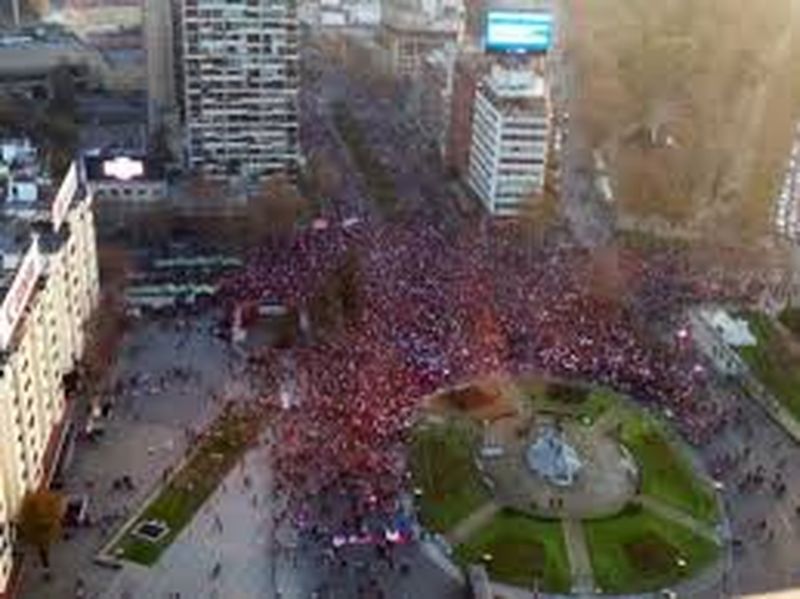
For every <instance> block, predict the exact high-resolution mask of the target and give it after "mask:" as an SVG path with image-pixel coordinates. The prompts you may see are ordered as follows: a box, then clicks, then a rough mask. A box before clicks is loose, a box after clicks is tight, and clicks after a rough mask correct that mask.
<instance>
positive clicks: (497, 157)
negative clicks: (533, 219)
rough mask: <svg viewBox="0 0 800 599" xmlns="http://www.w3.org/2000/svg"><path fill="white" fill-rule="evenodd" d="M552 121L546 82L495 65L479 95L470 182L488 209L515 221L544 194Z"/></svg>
mask: <svg viewBox="0 0 800 599" xmlns="http://www.w3.org/2000/svg"><path fill="white" fill-rule="evenodd" d="M551 126H552V116H551V109H550V101H549V94H548V90H547V83H546V81H545V78H544V77H543V76H541V75H539V74H537V73H536V72H535V71H533V70H531V69H530V68H527V66H525V67H523V68H505V67H501V66H497V65H496V66H494V67H493V68H492V70H491V72H490V74H489V75H487V76H486V77H484V78H483V80H482V82H481V84H480V85H479V87H478V89H477V91H476V94H475V107H474V115H473V118H472V143H471V147H470V155H469V173H468V182H469V185H470V187H471V188H472V190H473V191H474V192H475V194H476V195H477V196H478V197H479V198H480V200H481V201H482V202H483V204H484V205H485V206H486V209H487V210H489V212H491V213H492V214H497V215H499V216H513V215H516V214H518V213H519V212H520V211H521V210H523V209H524V207H525V203H526V201H528V200H529V199H530V198H531V197H532V196H534V195H536V194H537V193H540V192H542V191H543V189H544V182H545V172H546V170H547V161H548V151H549V145H550V132H551Z"/></svg>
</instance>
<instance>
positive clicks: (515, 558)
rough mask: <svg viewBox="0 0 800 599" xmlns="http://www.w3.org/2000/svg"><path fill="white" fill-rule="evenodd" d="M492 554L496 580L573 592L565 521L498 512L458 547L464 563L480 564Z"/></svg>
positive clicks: (458, 557)
mask: <svg viewBox="0 0 800 599" xmlns="http://www.w3.org/2000/svg"><path fill="white" fill-rule="evenodd" d="M486 553H489V554H491V555H492V557H493V559H492V561H491V562H490V563H489V565H488V568H487V569H488V571H489V576H490V578H491V579H492V580H497V581H500V582H505V583H508V584H513V585H517V586H522V587H527V588H532V587H533V585H534V582H536V581H538V584H539V585H540V586H539V588H540V590H543V591H546V592H553V593H566V592H569V590H570V586H571V584H570V583H571V580H570V568H569V561H568V558H567V550H566V547H565V546H564V538H563V536H562V532H561V522H560V521H557V520H537V519H534V518H531V517H528V516H524V515H521V514H517V513H515V512H513V511H510V510H503V511H501V512H500V513H498V514H497V515H496V516H495V517H494V518H493V519H492V520H491V521H490V522H489V523H488V524H487V525H486V526H484V527H483V528H481V529H480V530H478V531H477V532H476V533H475V534H474V535H473V536H472V537H471V538H470V539H468V540H467V542H465V543H463V544H461V545H459V546H458V547H456V548H455V554H456V558H457V560H458V561H459V562H460V563H461V564H462V565H465V566H466V565H467V564H470V563H480V562H481V557H482V556H483V555H484V554H486Z"/></svg>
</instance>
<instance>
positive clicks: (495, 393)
mask: <svg viewBox="0 0 800 599" xmlns="http://www.w3.org/2000/svg"><path fill="white" fill-rule="evenodd" d="M431 408H433V409H434V410H437V411H442V412H457V413H459V414H463V415H465V416H468V417H469V418H472V419H474V420H486V421H490V422H493V421H495V420H499V419H501V418H506V417H508V416H515V415H516V414H517V406H516V404H515V402H514V401H513V400H511V399H509V397H508V395H507V393H505V392H504V390H503V389H502V388H501V386H500V385H499V384H489V383H487V384H481V385H469V386H467V387H460V388H458V389H452V390H450V391H446V392H444V393H440V394H439V395H437V396H435V397H434V398H432V400H431Z"/></svg>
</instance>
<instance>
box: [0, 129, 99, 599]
mask: <svg viewBox="0 0 800 599" xmlns="http://www.w3.org/2000/svg"><path fill="white" fill-rule="evenodd" d="M42 163H43V161H42V159H41V157H40V156H39V154H38V152H37V151H36V149H35V148H33V147H32V146H31V145H30V143H28V142H27V141H25V140H9V141H3V142H0V252H2V265H0V430H2V431H3V433H2V435H0V596H3V593H4V592H6V591H7V590H8V587H9V584H10V581H11V580H12V579H13V570H14V559H13V557H14V554H13V547H14V541H15V538H14V527H13V525H12V522H13V519H14V517H15V516H16V514H17V512H18V510H19V507H20V504H21V501H22V498H23V497H24V495H25V493H26V492H27V491H30V490H32V489H35V488H37V487H39V486H40V485H42V484H46V483H47V482H48V480H49V478H50V476H51V475H52V474H53V467H54V465H55V463H56V460H57V457H58V454H59V453H60V448H61V445H62V443H63V440H64V435H65V432H66V425H67V421H68V414H69V405H68V398H66V397H65V393H64V382H63V379H64V375H65V374H67V373H69V372H71V371H72V370H73V369H74V368H75V366H76V362H77V360H78V359H79V357H80V356H81V354H82V352H83V347H84V342H85V337H84V330H83V326H84V324H85V322H86V320H87V319H88V317H89V315H90V314H91V312H92V310H93V308H94V307H95V305H96V303H97V297H98V272H97V257H96V253H95V236H94V224H93V219H92V211H91V194H90V193H88V192H87V188H86V186H85V185H84V184H83V182H82V175H81V173H80V170H79V168H78V166H77V165H76V164H74V163H73V164H72V166H71V167H70V168H69V170H68V171H67V174H66V176H65V177H64V178H63V179H62V180H61V181H54V180H51V179H50V177H49V176H48V173H47V172H46V171H45V169H43V168H42Z"/></svg>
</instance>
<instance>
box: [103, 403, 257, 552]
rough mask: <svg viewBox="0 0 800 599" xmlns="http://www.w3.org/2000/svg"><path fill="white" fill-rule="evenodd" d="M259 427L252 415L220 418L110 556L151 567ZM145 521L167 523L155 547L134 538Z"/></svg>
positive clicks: (229, 414)
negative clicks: (166, 531)
mask: <svg viewBox="0 0 800 599" xmlns="http://www.w3.org/2000/svg"><path fill="white" fill-rule="evenodd" d="M259 426H260V420H259V419H258V418H257V417H256V416H253V415H248V414H239V413H235V412H234V411H232V410H228V411H226V412H225V413H224V414H222V415H221V416H220V417H219V418H218V419H217V420H216V421H215V422H214V423H213V424H212V426H211V427H210V429H209V431H208V433H206V434H205V435H204V436H203V438H202V439H201V440H200V441H198V443H199V445H198V447H197V449H196V450H195V452H194V453H193V454H192V456H191V457H190V459H189V461H188V462H186V464H185V465H184V466H183V468H181V470H180V471H178V472H177V473H176V474H175V476H173V477H172V479H171V480H170V482H169V483H167V485H166V486H165V487H164V488H163V489H162V490H161V492H160V493H159V494H158V495H157V496H156V497H155V498H154V499H153V501H152V502H151V503H150V505H149V506H148V507H147V508H146V509H145V511H144V512H143V514H142V515H141V516H140V517H139V518H138V519H137V520H136V521H135V522H134V523H133V524H132V525H131V526H130V527H129V529H128V530H127V532H126V533H125V534H124V535H123V536H122V537H121V538H120V540H119V541H118V542H117V544H116V545H115V546H114V548H113V549H112V555H114V556H115V557H118V558H122V559H127V560H130V561H133V562H137V563H139V564H143V565H146V566H149V565H152V564H154V563H155V562H156V561H157V560H158V558H159V557H160V556H161V553H163V551H164V550H165V549H166V548H167V547H168V546H169V545H170V544H171V543H172V541H173V540H175V538H176V537H177V536H178V534H180V532H181V530H183V528H184V527H185V526H186V524H188V523H189V521H190V520H191V519H192V517H193V516H194V514H195V513H196V512H197V510H198V509H199V508H200V506H201V505H202V504H203V503H204V502H205V501H206V499H208V497H209V495H211V493H212V492H213V491H214V489H216V487H217V485H218V484H219V482H220V481H221V480H222V478H223V477H224V476H225V475H226V474H227V473H228V471H229V470H230V469H231V467H233V465H234V464H235V463H236V461H237V460H238V459H239V458H240V457H241V455H242V454H243V453H244V451H245V449H246V448H247V446H248V445H249V444H250V443H251V442H252V441H253V440H254V438H255V436H256V435H257V434H258V429H259ZM147 520H160V521H163V522H166V524H167V525H168V526H169V533H168V534H167V535H165V537H164V538H163V539H161V540H160V541H158V542H157V543H151V542H149V541H146V540H142V539H139V538H137V537H136V536H134V535H133V534H132V533H133V530H135V529H136V527H137V526H138V525H139V524H140V523H141V522H144V521H147Z"/></svg>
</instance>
